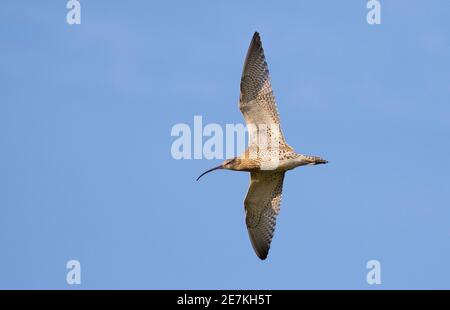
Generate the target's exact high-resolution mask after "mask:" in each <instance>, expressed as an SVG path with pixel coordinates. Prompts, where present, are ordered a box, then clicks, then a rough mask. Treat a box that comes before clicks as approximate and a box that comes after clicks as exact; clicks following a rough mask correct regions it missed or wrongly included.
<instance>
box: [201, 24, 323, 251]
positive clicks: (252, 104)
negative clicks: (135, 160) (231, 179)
mask: <svg viewBox="0 0 450 310" xmlns="http://www.w3.org/2000/svg"><path fill="white" fill-rule="evenodd" d="M239 109H240V110H241V112H242V114H243V115H244V118H245V122H246V124H247V128H248V132H249V145H248V148H247V149H246V151H245V152H244V153H243V154H241V155H240V156H237V157H235V158H232V159H228V160H225V161H224V162H223V163H222V164H221V165H219V166H217V167H215V168H212V169H210V170H208V171H206V172H204V173H202V174H201V175H200V176H199V177H198V178H197V181H198V180H199V179H200V178H201V177H202V176H203V175H205V174H206V173H208V172H211V171H214V170H217V169H228V170H235V171H247V172H250V187H249V189H248V192H247V196H246V197H245V201H244V207H245V212H246V224H247V229H248V234H249V236H250V241H251V243H252V246H253V249H254V250H255V252H256V255H258V257H259V258H260V259H263V260H264V259H266V258H267V254H268V253H269V248H270V243H271V241H272V237H273V233H274V230H275V223H276V217H277V215H278V213H279V211H280V202H281V193H282V188H283V179H284V174H285V172H286V171H288V170H291V169H294V168H296V167H298V166H304V165H318V164H326V163H327V161H326V160H324V159H322V158H320V157H317V156H308V155H302V154H298V153H296V152H295V151H294V149H293V148H292V147H290V146H289V145H288V144H287V143H286V141H285V139H284V137H283V134H282V132H281V127H280V119H279V116H278V111H277V106H276V103H275V97H274V94H273V91H272V86H271V83H270V77H269V69H268V66H267V62H266V59H265V57H264V50H263V48H262V44H261V38H260V36H259V34H258V32H255V34H254V35H253V39H252V41H251V43H250V47H249V49H248V52H247V56H246V58H245V63H244V69H243V72H242V77H241V94H240V99H239ZM264 138H265V139H266V140H267V141H268V142H267V141H266V140H265V142H264V143H263V140H264Z"/></svg>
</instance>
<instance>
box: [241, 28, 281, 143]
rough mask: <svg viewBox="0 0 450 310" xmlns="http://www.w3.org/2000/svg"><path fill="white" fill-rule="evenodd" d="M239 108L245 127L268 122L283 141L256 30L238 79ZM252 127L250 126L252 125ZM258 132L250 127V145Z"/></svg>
mask: <svg viewBox="0 0 450 310" xmlns="http://www.w3.org/2000/svg"><path fill="white" fill-rule="evenodd" d="M239 109H240V110H241V112H242V114H243V115H244V118H245V122H246V123H247V126H248V127H250V125H254V126H256V128H258V126H259V125H268V126H271V125H272V124H275V125H276V126H273V127H274V128H275V131H276V133H274V132H273V130H272V133H271V134H277V135H278V140H279V141H280V144H282V145H283V144H285V141H284V137H283V133H282V132H281V128H280V118H279V116H278V111H277V106H276V102H275V96H274V94H273V90H272V85H271V84H270V76H269V68H268V66H267V62H266V59H265V57H264V50H263V48H262V44H261V38H260V37H259V34H258V33H257V32H255V34H254V35H253V39H252V42H251V43H250V47H249V48H248V52H247V57H246V58H245V63H244V70H243V72H242V78H241V95H240V99H239ZM254 126H253V127H254ZM255 134H257V132H255V133H252V132H251V131H250V130H249V144H250V145H257V144H258V141H257V137H256V135H255Z"/></svg>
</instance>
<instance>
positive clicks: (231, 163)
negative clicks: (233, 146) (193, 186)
mask: <svg viewBox="0 0 450 310" xmlns="http://www.w3.org/2000/svg"><path fill="white" fill-rule="evenodd" d="M239 165H240V159H238V158H236V157H234V158H231V159H227V160H225V161H224V162H223V163H222V164H220V165H219V166H217V167H214V168H211V169H209V170H206V171H205V172H203V173H202V174H201V175H200V176H199V177H198V178H197V181H198V180H199V179H200V178H201V177H202V176H204V175H205V174H207V173H209V172H212V171H214V170H218V169H227V170H238V166H239Z"/></svg>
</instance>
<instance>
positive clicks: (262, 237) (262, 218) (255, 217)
mask: <svg viewBox="0 0 450 310" xmlns="http://www.w3.org/2000/svg"><path fill="white" fill-rule="evenodd" d="M283 179H284V172H270V171H255V172H252V173H251V179H250V188H249V189H248V193H247V197H245V202H244V205H245V211H246V219H245V221H246V224H247V229H248V234H249V236H250V241H251V242H252V246H253V249H254V250H255V252H256V255H258V257H259V258H260V259H266V257H267V254H268V253H269V248H270V243H271V241H272V237H273V233H274V230H275V224H276V218H277V215H278V213H279V211H280V203H281V192H282V190H283Z"/></svg>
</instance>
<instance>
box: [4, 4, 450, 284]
mask: <svg viewBox="0 0 450 310" xmlns="http://www.w3.org/2000/svg"><path fill="white" fill-rule="evenodd" d="M81 3H82V10H81V13H82V23H81V25H78V26H70V25H68V24H67V23H66V12H67V9H66V7H65V5H66V1H17V0H9V1H2V3H1V5H0V25H1V26H0V211H1V216H0V248H1V251H0V288H29V289H38V288H58V289H76V288H84V289H100V288H105V289H112V288H114V289H116V288H117V289H119V288H126V289H129V288H139V289H141V288H142V289H194V288H196V289H238V288H239V289H312V288H325V289H332V288H339V289H350V288H354V289H380V288H382V289H392V288H394V289H400V288H402V289H408V288H414V289H417V288H424V289H430V288H447V289H449V288H450V203H449V201H450V199H449V198H450V197H449V196H450V180H449V177H450V138H449V137H450V59H449V57H450V20H449V18H448V16H449V12H450V2H449V1H447V0H440V1H439V0H432V1H430V0H428V1H425V0H422V1H419V0H417V1H411V0H408V1H406V0H390V1H388V0H385V1H382V24H381V25H379V26H370V25H368V24H367V22H366V13H367V9H366V1H362V0H360V1H356V0H353V1H317V0H316V1H283V3H280V2H276V3H275V2H273V3H272V4H269V2H268V1H267V2H266V1H264V3H262V1H157V2H156V1H97V0H96V1H93V0H91V1H87V0H84V1H81ZM256 30H257V31H259V32H260V33H261V37H262V41H263V45H264V48H265V52H266V57H267V60H268V63H269V69H270V72H271V76H272V85H273V88H274V91H275V95H276V98H277V101H278V106H279V112H280V116H281V120H282V127H283V130H284V132H285V135H286V138H287V141H288V142H289V144H290V145H292V146H293V147H294V148H295V149H296V150H297V151H299V152H303V153H306V154H311V155H320V156H323V157H324V158H326V159H328V160H329V162H330V163H329V164H328V165H323V166H316V167H304V168H299V169H297V170H294V171H291V172H289V173H288V174H287V176H286V178H285V185H284V195H283V202H282V206H281V213H280V216H279V217H278V222H277V229H276V232H275V237H274V239H273V243H272V248H271V252H270V254H269V257H268V259H267V260H266V261H260V260H259V259H258V258H257V257H256V256H255V254H254V253H253V249H252V248H251V245H250V241H249V240H248V236H247V231H246V227H245V220H244V207H243V200H244V197H245V194H246V191H247V188H248V179H249V177H248V175H247V173H237V172H230V171H218V172H215V173H214V174H210V175H208V176H206V177H205V178H204V179H202V180H201V181H200V182H195V178H196V177H197V176H198V175H199V174H200V172H202V171H203V170H205V169H207V168H210V167H212V166H214V165H217V164H219V163H220V162H221V161H220V160H211V161H208V160H179V161H176V160H174V159H173V158H172V157H171V152H170V149H171V145H172V142H173V141H174V140H175V138H173V137H171V135H170V132H171V128H172V126H173V125H175V124H177V123H187V124H189V125H192V124H193V118H194V115H201V116H202V117H203V121H204V123H219V124H221V125H225V124H227V123H241V122H243V118H242V116H241V114H240V112H239V110H238V107H237V101H238V97H239V82H240V74H241V71H242V65H243V62H244V57H245V54H246V51H247V48H248V45H249V43H250V40H251V37H252V35H253V32H254V31H256ZM70 259H77V260H79V261H80V262H81V268H82V273H81V278H82V284H81V285H80V286H78V287H76V286H75V287H74V286H69V285H68V284H67V283H66V273H67V270H66V262H67V261H68V260H70ZM371 259H376V260H379V261H380V263H381V268H382V270H381V272H382V284H381V285H379V286H370V285H368V284H367V283H366V273H367V271H368V270H367V269H366V263H367V261H369V260H371Z"/></svg>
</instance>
